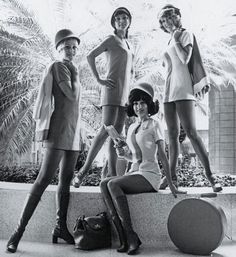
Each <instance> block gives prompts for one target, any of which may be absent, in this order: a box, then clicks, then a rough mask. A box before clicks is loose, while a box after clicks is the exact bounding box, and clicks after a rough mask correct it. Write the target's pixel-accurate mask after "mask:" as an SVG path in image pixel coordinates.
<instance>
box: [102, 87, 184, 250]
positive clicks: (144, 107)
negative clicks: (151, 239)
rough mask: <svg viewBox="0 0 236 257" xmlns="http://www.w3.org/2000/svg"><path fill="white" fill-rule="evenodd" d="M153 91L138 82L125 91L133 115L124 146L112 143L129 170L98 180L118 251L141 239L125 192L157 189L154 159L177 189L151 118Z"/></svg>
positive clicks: (160, 132) (160, 134) (158, 128)
mask: <svg viewBox="0 0 236 257" xmlns="http://www.w3.org/2000/svg"><path fill="white" fill-rule="evenodd" d="M153 95H154V91H153V88H152V86H151V85H149V84H147V83H140V84H138V85H137V86H135V87H134V88H133V89H132V90H131V92H130V95H129V106H128V110H127V113H128V116H136V117H137V120H136V122H135V123H133V124H132V125H131V126H130V127H129V129H128V133H127V140H126V143H127V145H126V147H120V146H119V145H117V146H116V151H117V154H118V156H121V157H123V158H125V159H126V160H128V161H131V162H132V166H131V169H130V171H129V172H127V173H125V175H124V176H121V177H113V178H107V179H105V180H103V181H102V182H101V192H102V195H103V198H104V201H105V204H106V206H107V209H108V211H109V214H110V215H111V219H112V221H113V223H114V225H115V227H116V229H117V232H118V235H119V239H120V243H121V246H120V247H119V248H118V249H117V251H119V252H127V253H128V254H129V255H131V254H135V253H136V252H137V250H138V248H139V246H140V244H141V241H140V239H139V237H138V235H137V234H136V232H134V230H133V227H132V222H131V218H130V213H129V206H128V202H127V197H126V194H139V193H145V192H157V191H158V189H159V185H160V181H161V173H160V171H159V166H158V162H157V154H158V158H159V159H160V160H161V162H162V164H163V167H164V170H165V173H166V178H167V180H168V184H169V186H170V190H171V192H172V194H173V195H174V196H175V197H176V195H177V194H178V193H185V192H181V191H178V190H177V189H176V188H175V186H174V185H173V184H172V181H171V177H170V171H169V165H168V161H167V157H166V155H165V146H164V132H163V129H162V126H161V124H160V123H159V122H158V121H156V120H154V119H152V118H151V117H150V116H151V115H154V114H156V113H157V112H158V110H159V104H158V102H156V103H154V102H153Z"/></svg>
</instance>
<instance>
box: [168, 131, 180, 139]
mask: <svg viewBox="0 0 236 257" xmlns="http://www.w3.org/2000/svg"><path fill="white" fill-rule="evenodd" d="M168 136H169V140H174V141H176V140H177V139H178V136H179V130H178V129H171V130H170V133H168Z"/></svg>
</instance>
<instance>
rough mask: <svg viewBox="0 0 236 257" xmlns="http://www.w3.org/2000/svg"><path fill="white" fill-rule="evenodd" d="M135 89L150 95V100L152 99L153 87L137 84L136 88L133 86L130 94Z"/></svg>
mask: <svg viewBox="0 0 236 257" xmlns="http://www.w3.org/2000/svg"><path fill="white" fill-rule="evenodd" d="M135 89H139V90H142V91H144V92H145V93H147V94H148V95H150V96H151V97H152V98H153V97H154V90H153V87H152V86H151V85H150V84H148V83H146V82H143V83H139V84H137V85H136V86H134V88H133V89H132V90H131V91H130V92H132V91H133V90H135Z"/></svg>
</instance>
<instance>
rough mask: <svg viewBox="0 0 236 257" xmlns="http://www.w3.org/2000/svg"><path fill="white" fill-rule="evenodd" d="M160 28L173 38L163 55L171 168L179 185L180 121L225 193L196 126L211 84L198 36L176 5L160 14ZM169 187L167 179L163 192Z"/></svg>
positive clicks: (211, 178)
mask: <svg viewBox="0 0 236 257" xmlns="http://www.w3.org/2000/svg"><path fill="white" fill-rule="evenodd" d="M158 18H159V22H160V27H161V29H162V30H163V31H165V32H167V33H169V34H170V35H171V39H170V41H169V44H168V48H167V50H166V52H165V54H164V65H165V66H166V67H167V75H166V85H165V97H164V112H165V119H166V124H167V128H168V134H169V156H170V169H171V175H172V179H173V181H174V183H175V184H176V185H177V176H176V164H177V158H178V151H179V146H178V135H179V127H180V126H179V120H180V123H181V124H182V126H183V128H184V130H185V131H186V133H187V136H188V137H189V139H190V141H191V143H192V145H193V148H194V150H195V151H196V154H197V155H198V157H199V159H200V160H201V162H202V164H203V166H204V168H205V172H206V176H207V178H208V180H209V182H210V184H211V186H212V189H213V191H214V192H219V191H221V190H222V188H221V186H220V185H216V184H215V179H214V177H213V175H212V172H211V169H210V163H209V159H208V156H207V151H206V148H205V146H204V144H203V142H202V140H201V138H200V136H199V135H198V133H197V129H196V123H195V110H194V106H195V99H196V97H197V98H198V97H202V96H203V95H204V94H205V93H206V92H207V91H208V90H209V81H208V78H207V76H206V72H205V69H204V67H203V64H202V60H201V56H200V52H199V49H198V45H197V41H196V38H195V36H194V35H193V34H192V33H191V32H189V31H188V30H186V29H183V28H182V24H181V13H180V10H179V9H178V8H176V7H174V6H173V5H170V4H169V5H166V6H165V7H163V8H162V10H161V12H160V14H159V17H158ZM166 187H167V180H166V179H165V178H164V180H163V181H162V183H161V187H160V189H165V188H166Z"/></svg>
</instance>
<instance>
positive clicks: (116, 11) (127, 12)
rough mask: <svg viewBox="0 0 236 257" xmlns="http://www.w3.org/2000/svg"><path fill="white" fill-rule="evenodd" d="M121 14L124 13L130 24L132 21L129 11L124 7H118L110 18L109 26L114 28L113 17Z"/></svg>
mask: <svg viewBox="0 0 236 257" xmlns="http://www.w3.org/2000/svg"><path fill="white" fill-rule="evenodd" d="M122 13H125V14H126V15H127V16H128V17H129V20H130V23H131V19H132V16H131V14H130V12H129V10H128V9H127V8H125V7H119V8H117V9H116V10H115V11H114V13H113V14H112V16H111V26H112V27H113V28H115V17H116V16H117V15H118V14H122Z"/></svg>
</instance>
